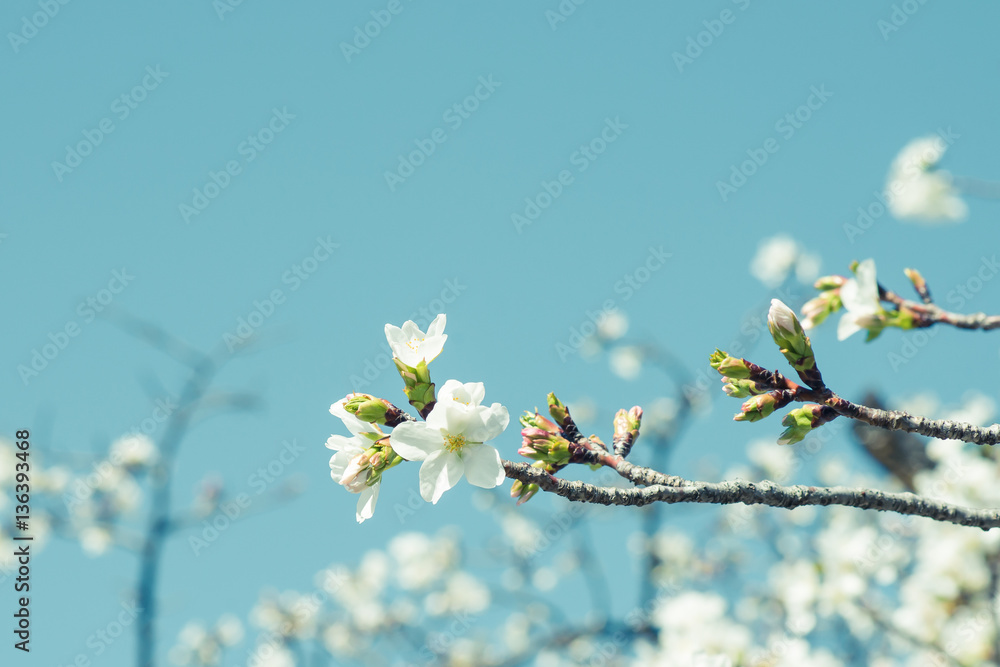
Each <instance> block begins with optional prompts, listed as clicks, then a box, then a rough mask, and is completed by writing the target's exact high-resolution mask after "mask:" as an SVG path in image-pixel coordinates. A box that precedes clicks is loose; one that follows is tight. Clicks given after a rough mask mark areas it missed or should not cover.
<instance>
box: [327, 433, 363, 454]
mask: <svg viewBox="0 0 1000 667" xmlns="http://www.w3.org/2000/svg"><path fill="white" fill-rule="evenodd" d="M367 442H370V441H368V440H367V439H366V438H364V437H363V436H356V435H352V436H351V437H350V438H348V437H347V436H344V435H336V434H334V435H331V436H330V437H329V438H327V440H326V447H327V449H332V450H333V451H335V452H339V451H348V450H358V451H361V450H363V449H364V446H365V444H366V443H367ZM355 453H357V452H355ZM352 456H353V454H352Z"/></svg>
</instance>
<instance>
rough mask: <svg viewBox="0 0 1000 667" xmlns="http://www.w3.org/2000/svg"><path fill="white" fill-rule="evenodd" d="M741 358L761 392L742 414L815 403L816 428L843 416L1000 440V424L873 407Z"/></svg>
mask: <svg viewBox="0 0 1000 667" xmlns="http://www.w3.org/2000/svg"><path fill="white" fill-rule="evenodd" d="M730 359H732V357H730ZM737 361H738V363H740V364H742V366H743V367H745V369H746V371H747V373H748V377H747V378H746V379H748V380H749V381H750V382H752V383H754V384H755V385H756V387H757V390H758V391H759V392H760V393H758V395H757V396H756V397H754V398H753V399H751V400H750V401H747V403H744V408H743V413H742V414H747V413H748V412H749V411H750V410H751V409H754V410H757V411H758V412H760V411H761V410H767V411H768V412H767V414H770V412H773V410H775V409H777V408H782V407H784V406H785V405H788V404H789V403H791V402H799V403H815V404H817V405H816V406H815V409H814V410H813V413H814V414H813V423H812V426H811V427H812V428H816V427H818V426H819V425H820V423H826V422H829V421H832V420H833V419H835V418H836V417H838V416H843V417H848V418H850V419H855V420H857V421H861V422H864V423H866V424H870V425H871V426H877V427H879V428H883V429H886V430H890V431H906V432H907V433H918V434H920V435H925V436H928V437H931V438H938V439H941V440H961V441H963V442H971V443H974V444H977V445H995V444H997V443H998V442H1000V424H994V425H993V426H989V427H983V426H975V425H973V424H966V423H963V422H956V421H952V420H950V419H927V418H926V417H919V416H916V415H911V414H909V413H906V412H903V411H901V410H882V409H879V408H872V407H868V406H866V405H861V404H859V403H853V402H851V401H849V400H847V399H846V398H843V397H841V396H838V395H837V394H835V393H834V392H832V391H831V390H830V389H829V388H828V387H826V386H823V387H822V388H821V389H819V390H817V389H812V388H809V387H804V386H802V385H799V384H797V383H796V382H793V381H792V380H789V379H788V378H786V377H785V376H783V375H782V374H781V373H780V372H778V371H769V370H767V369H765V368H762V367H761V366H758V365H757V364H755V363H753V362H750V361H747V360H746V359H739V360H737ZM732 365H733V364H730V366H732ZM748 404H751V405H748ZM762 404H766V405H762ZM765 416H766V415H765Z"/></svg>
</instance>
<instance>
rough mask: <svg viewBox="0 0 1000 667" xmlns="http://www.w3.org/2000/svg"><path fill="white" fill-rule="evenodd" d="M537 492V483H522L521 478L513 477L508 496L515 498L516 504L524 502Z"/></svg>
mask: <svg viewBox="0 0 1000 667" xmlns="http://www.w3.org/2000/svg"><path fill="white" fill-rule="evenodd" d="M536 493H538V485H537V484H535V483H533V482H532V483H530V484H523V483H522V482H521V480H519V479H515V480H514V483H513V484H511V486H510V497H511V498H517V504H518V505H520V504H521V503H526V502H528V501H529V500H531V498H532V497H533V496H534V495H535V494H536Z"/></svg>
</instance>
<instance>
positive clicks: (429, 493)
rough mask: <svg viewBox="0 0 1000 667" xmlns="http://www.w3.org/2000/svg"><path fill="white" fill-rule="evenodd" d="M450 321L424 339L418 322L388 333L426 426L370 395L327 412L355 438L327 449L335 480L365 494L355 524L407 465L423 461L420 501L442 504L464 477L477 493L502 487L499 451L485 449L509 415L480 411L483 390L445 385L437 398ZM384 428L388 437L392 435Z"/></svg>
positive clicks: (476, 385)
mask: <svg viewBox="0 0 1000 667" xmlns="http://www.w3.org/2000/svg"><path fill="white" fill-rule="evenodd" d="M446 322H447V320H446V317H445V315H444V314H441V315H438V316H437V317H436V318H434V321H433V322H431V324H430V326H429V327H428V328H427V332H426V333H425V332H423V331H421V330H420V329H419V328H418V326H417V324H416V323H415V322H413V321H407V322H405V323H404V324H403V326H402V327H396V326H393V325H391V324H387V325H386V326H385V335H386V339H387V340H388V341H389V346H390V348H391V349H392V353H393V361H394V363H395V364H396V368H397V369H398V370H399V373H400V376H401V377H402V379H403V382H404V385H405V388H404V391H405V393H406V395H407V397H408V398H409V401H410V405H412V406H413V407H414V408H416V409H417V411H418V412H419V413H420V415H421V417H422V418H423V421H418V420H416V419H415V418H413V417H411V416H410V415H409V414H407V413H405V412H403V411H402V410H400V409H399V408H396V407H395V406H394V405H392V404H391V403H389V402H388V401H385V400H384V399H381V398H377V397H374V396H370V395H368V394H357V393H352V394H348V395H347V396H345V397H344V398H342V399H341V400H340V401H338V402H337V403H334V404H333V405H332V406H330V412H331V413H332V414H333V415H334V416H336V417H338V418H340V420H341V421H342V422H343V423H344V426H345V427H346V428H347V430H348V431H350V433H351V436H350V437H345V436H342V435H331V436H330V438H329V440H327V443H326V446H327V447H328V448H330V449H332V450H334V451H335V452H336V453H335V454H334V455H333V457H332V458H331V459H330V475H331V477H332V478H333V480H334V481H335V482H337V483H338V484H340V485H341V486H343V487H344V488H345V489H347V490H348V491H350V492H351V493H356V494H360V495H359V498H358V507H357V512H356V517H357V520H358V523H362V522H364V521H365V520H366V519H370V518H371V517H372V515H373V513H374V511H375V504H376V502H377V501H378V494H379V488H380V485H381V482H382V478H383V473H384V472H386V471H388V470H389V469H390V468H392V467H395V466H396V465H398V464H400V463H402V462H403V461H421V462H422V463H421V466H420V473H419V481H420V495H421V497H422V498H423V499H424V500H426V501H427V502H430V503H435V504H436V503H437V502H438V501H439V500H440V499H441V496H442V495H444V493H445V492H446V491H448V490H449V489H451V488H453V487H454V486H455V485H456V484H458V482H459V480H461V479H462V478H463V477H465V479H466V480H468V482H469V483H470V484H472V485H473V486H478V487H481V488H484V489H492V488H494V487H496V486H498V485H499V484H500V483H501V482H502V481H503V480H504V476H505V475H504V470H503V465H502V463H501V461H500V454H499V453H498V452H497V450H496V449H495V448H494V447H492V446H490V445H488V444H486V443H488V442H489V441H491V440H493V439H494V438H496V437H497V436H499V435H500V434H501V433H503V431H504V429H506V428H507V424H508V423H509V421H510V415H509V414H508V412H507V408H505V407H504V406H502V405H501V404H499V403H493V404H492V405H488V406H487V405H483V404H482V403H483V400H484V399H485V398H486V390H485V388H484V386H483V384H482V383H481V382H468V383H462V382H459V381H458V380H448V381H447V382H445V383H444V385H443V386H442V387H441V389H440V391H437V392H436V387H435V385H434V383H433V382H431V379H430V374H429V372H428V370H427V365H428V364H429V363H430V362H431V361H433V360H434V359H435V358H437V356H438V355H439V354H440V353H441V350H442V349H443V348H444V343H445V340H447V338H448V336H447V335H445V333H444V328H445V324H446ZM383 428H386V429H390V428H391V431H390V432H389V433H388V434H387V433H386V432H385V430H383Z"/></svg>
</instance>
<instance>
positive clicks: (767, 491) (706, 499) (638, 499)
mask: <svg viewBox="0 0 1000 667" xmlns="http://www.w3.org/2000/svg"><path fill="white" fill-rule="evenodd" d="M501 462H502V463H503V467H504V472H505V474H506V475H507V477H509V478H511V479H514V480H518V481H520V482H521V483H522V484H524V485H527V484H536V485H537V486H538V487H539V488H540V489H541V490H542V491H547V492H549V493H555V494H556V495H559V496H562V497H563V498H566V499H568V500H571V501H575V502H585V503H594V504H598V505H626V506H643V505H649V504H651V503H655V502H662V503H669V504H673V503H705V504H713V505H732V504H735V503H743V504H744V505H767V506H769V507H782V508H785V509H794V508H796V507H804V506H808V505H824V506H825V505H843V506H845V507H856V508H858V509H869V510H878V511H881V512H895V513H897V514H903V515H912V516H922V517H926V518H928V519H933V520H935V521H941V522H945V523H953V524H956V525H959V526H974V527H976V528H982V529H983V530H989V529H991V528H997V527H1000V510H994V509H972V508H968V507H962V506H960V505H954V504H951V503H945V502H940V501H935V500H930V499H928V498H923V497H921V496H917V495H915V494H912V493H886V492H883V491H879V490H876V489H864V488H849V487H843V486H833V487H817V486H802V485H796V486H781V485H779V484H775V483H774V482H770V481H767V480H764V481H761V482H748V481H745V480H732V481H728V482H717V483H713V482H696V481H688V480H682V482H683V483H681V484H678V485H676V486H666V485H660V484H654V485H652V486H647V487H645V488H634V489H622V488H617V487H601V486H595V485H593V484H587V483H585V482H579V481H570V480H565V479H560V478H558V477H555V476H554V475H551V474H549V473H547V472H545V471H544V470H540V469H538V468H534V467H531V466H529V465H528V464H526V463H517V462H514V461H507V460H501ZM649 474H651V476H656V475H661V474H662V473H657V472H655V471H649ZM637 476H639V475H637ZM678 479H679V478H678Z"/></svg>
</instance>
